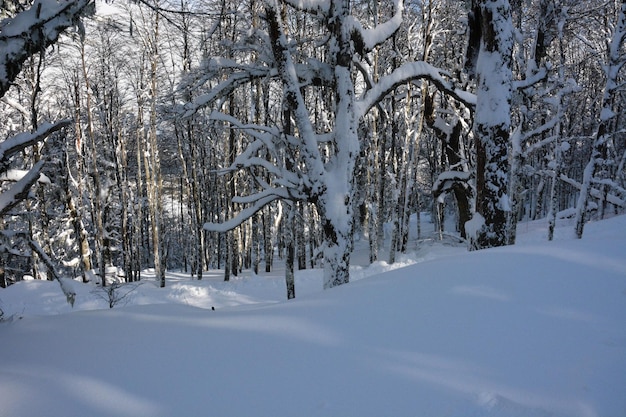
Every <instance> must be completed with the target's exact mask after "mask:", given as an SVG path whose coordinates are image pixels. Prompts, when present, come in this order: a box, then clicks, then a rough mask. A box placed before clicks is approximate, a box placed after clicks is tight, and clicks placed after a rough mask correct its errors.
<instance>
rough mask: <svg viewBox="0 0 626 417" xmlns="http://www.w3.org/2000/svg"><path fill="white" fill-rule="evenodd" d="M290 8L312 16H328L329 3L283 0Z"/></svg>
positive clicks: (309, 0) (314, 0)
mask: <svg viewBox="0 0 626 417" xmlns="http://www.w3.org/2000/svg"><path fill="white" fill-rule="evenodd" d="M283 1H284V2H285V3H287V4H288V5H290V6H291V7H293V8H295V9H298V10H300V11H303V12H309V13H313V14H328V11H329V10H330V1H328V0H283Z"/></svg>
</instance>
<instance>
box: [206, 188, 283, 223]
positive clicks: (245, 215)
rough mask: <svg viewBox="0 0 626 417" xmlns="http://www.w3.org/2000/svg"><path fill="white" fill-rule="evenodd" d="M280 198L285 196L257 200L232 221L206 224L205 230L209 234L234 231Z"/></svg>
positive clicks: (276, 195) (271, 195)
mask: <svg viewBox="0 0 626 417" xmlns="http://www.w3.org/2000/svg"><path fill="white" fill-rule="evenodd" d="M280 198H283V196H282V195H278V194H270V195H266V196H265V197H262V198H259V199H258V200H256V201H255V202H254V204H253V205H252V206H250V207H246V208H245V209H243V210H241V211H240V212H239V213H238V214H237V215H236V216H235V217H233V218H232V219H229V220H226V221H225V222H223V223H212V222H207V223H205V224H204V226H203V228H204V230H207V231H209V232H228V231H229V230H233V229H235V228H236V227H237V226H240V225H241V224H242V223H243V222H245V221H246V220H248V219H249V218H250V217H252V216H254V215H255V214H256V213H257V212H258V211H259V210H261V209H262V208H263V207H265V206H266V205H268V204H269V203H271V202H272V201H275V200H278V199H280Z"/></svg>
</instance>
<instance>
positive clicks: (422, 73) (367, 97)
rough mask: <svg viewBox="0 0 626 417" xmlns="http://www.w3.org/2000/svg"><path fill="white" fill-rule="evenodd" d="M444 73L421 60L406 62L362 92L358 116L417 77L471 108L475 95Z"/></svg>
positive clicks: (474, 101) (361, 115) (358, 105)
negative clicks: (451, 80)
mask: <svg viewBox="0 0 626 417" xmlns="http://www.w3.org/2000/svg"><path fill="white" fill-rule="evenodd" d="M444 74H445V73H444V72H443V71H442V70H441V69H439V68H436V67H434V66H432V65H430V64H428V63H426V62H423V61H416V62H409V63H406V64H404V65H402V66H401V67H399V68H397V69H396V70H394V71H393V72H392V73H391V74H389V75H386V76H384V77H382V78H381V79H380V80H379V81H378V83H377V84H375V85H374V86H373V87H372V88H370V89H369V90H367V91H366V92H365V93H364V94H363V96H362V97H361V98H360V99H359V100H358V101H357V106H356V111H357V114H358V116H359V117H363V116H364V115H365V114H366V113H367V112H368V111H369V110H370V109H371V108H372V107H373V106H374V105H376V103H378V102H379V101H380V100H382V99H383V98H384V97H385V96H386V95H387V94H389V93H390V92H391V91H393V89H395V88H396V87H398V86H400V85H402V84H405V83H407V82H409V81H413V80H419V79H426V80H428V81H430V82H432V83H433V84H434V85H435V86H436V87H437V88H438V89H439V90H440V91H442V92H444V93H446V94H448V95H449V96H451V97H452V98H454V99H456V100H458V101H460V102H461V103H463V104H465V105H466V106H468V107H470V108H473V107H474V106H475V105H476V96H475V95H474V94H472V93H468V92H467V91H464V90H461V89H458V88H457V87H455V86H454V84H453V83H452V82H450V81H448V80H447V79H446V78H444Z"/></svg>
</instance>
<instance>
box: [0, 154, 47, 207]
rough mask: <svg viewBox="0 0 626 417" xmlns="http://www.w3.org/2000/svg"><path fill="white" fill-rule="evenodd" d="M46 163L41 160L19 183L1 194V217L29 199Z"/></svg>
mask: <svg viewBox="0 0 626 417" xmlns="http://www.w3.org/2000/svg"><path fill="white" fill-rule="evenodd" d="M43 163H44V161H43V160H41V161H39V162H37V163H36V164H35V166H33V168H32V169H31V170H30V171H28V173H27V174H26V175H24V176H23V177H22V178H21V179H20V180H19V181H17V182H16V183H15V184H13V186H12V187H11V188H10V189H9V190H7V191H3V192H2V194H0V216H2V215H4V214H5V213H6V212H8V211H9V210H11V209H12V208H13V207H15V206H16V205H18V204H19V203H20V202H21V201H22V200H24V199H26V197H28V192H29V191H30V188H31V187H32V186H33V185H34V184H35V183H36V182H37V181H38V180H39V173H40V172H41V168H42V167H43Z"/></svg>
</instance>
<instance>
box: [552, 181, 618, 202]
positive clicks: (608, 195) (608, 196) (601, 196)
mask: <svg viewBox="0 0 626 417" xmlns="http://www.w3.org/2000/svg"><path fill="white" fill-rule="evenodd" d="M551 176H554V175H553V174H552V173H551ZM559 179H560V180H561V181H563V182H565V183H567V184H569V185H571V186H573V187H575V188H576V189H578V190H582V189H583V184H581V183H580V182H578V181H576V180H575V179H573V178H570V177H568V176H567V175H565V174H561V175H560V176H559ZM589 195H591V196H592V197H593V198H597V199H598V200H604V199H606V201H607V202H608V203H611V204H613V205H615V206H618V207H626V200H623V199H621V198H619V197H618V196H616V195H615V194H611V193H606V194H604V193H603V192H602V191H600V190H598V189H597V188H591V189H590V190H589Z"/></svg>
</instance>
